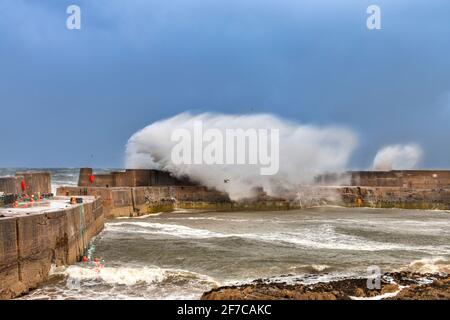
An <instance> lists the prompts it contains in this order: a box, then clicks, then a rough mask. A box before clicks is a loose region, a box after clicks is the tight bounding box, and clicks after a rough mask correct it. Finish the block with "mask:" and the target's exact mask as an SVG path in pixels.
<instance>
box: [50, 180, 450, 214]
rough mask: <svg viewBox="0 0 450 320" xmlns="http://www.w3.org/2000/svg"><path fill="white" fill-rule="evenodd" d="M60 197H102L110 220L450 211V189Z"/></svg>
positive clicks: (113, 191) (179, 190)
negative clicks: (340, 210) (186, 214)
mask: <svg viewBox="0 0 450 320" xmlns="http://www.w3.org/2000/svg"><path fill="white" fill-rule="evenodd" d="M57 193H58V195H74V196H78V195H95V196H99V197H101V199H102V201H103V207H104V212H105V218H115V217H133V216H139V215H143V214H149V213H156V212H164V211H173V210H176V209H198V210H206V211H209V210H210V211H277V210H292V209H301V208H308V207H313V206H322V205H339V206H346V207H372V208H403V209H439V210H450V189H416V188H403V187H355V186H347V187H344V186H338V187H323V186H314V187H303V188H300V189H299V190H297V192H295V193H286V194H285V195H284V197H283V198H276V197H270V196H266V195H263V196H256V197H254V198H247V199H241V200H238V201H232V200H230V198H229V197H228V196H227V195H226V194H225V193H221V192H218V191H215V190H210V189H207V188H206V187H199V186H170V187H136V188H125V187H124V188H80V187H61V188H58V191H57Z"/></svg>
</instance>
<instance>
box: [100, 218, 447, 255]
mask: <svg viewBox="0 0 450 320" xmlns="http://www.w3.org/2000/svg"><path fill="white" fill-rule="evenodd" d="M106 230H107V231H110V232H124V233H127V232H128V233H142V234H154V235H161V234H162V235H168V236H173V237H178V238H189V239H206V238H225V237H238V238H244V239H251V240H256V241H264V242H269V243H281V244H291V245H296V246H300V247H306V248H315V249H328V250H349V251H391V250H408V251H426V252H428V253H437V254H439V253H441V254H442V253H444V254H447V253H448V252H449V248H448V247H442V248H441V247H436V246H411V245H404V244H399V243H387V242H378V241H373V240H367V239H365V238H362V237H357V236H351V235H346V234H341V233H338V232H336V230H335V228H334V226H332V225H329V224H322V225H316V226H310V227H309V228H302V229H300V230H299V231H298V232H291V231H289V232H273V233H267V232H264V233H231V234H224V233H220V232H213V231H209V230H206V229H196V228H191V227H187V226H183V225H177V224H165V223H150V222H136V221H127V222H118V223H108V224H107V225H106Z"/></svg>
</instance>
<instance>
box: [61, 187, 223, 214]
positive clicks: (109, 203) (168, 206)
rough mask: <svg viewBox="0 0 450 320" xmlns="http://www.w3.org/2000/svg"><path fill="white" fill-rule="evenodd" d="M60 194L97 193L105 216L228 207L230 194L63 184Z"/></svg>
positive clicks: (196, 188)
mask: <svg viewBox="0 0 450 320" xmlns="http://www.w3.org/2000/svg"><path fill="white" fill-rule="evenodd" d="M57 194H58V195H60V196H86V195H90V196H96V197H100V198H101V200H102V203H103V209H104V215H105V218H115V217H133V216H139V215H143V214H149V213H155V212H164V211H173V210H175V209H185V208H186V209H214V210H215V209H217V208H218V207H220V206H223V207H224V210H226V208H228V207H227V205H228V204H229V203H230V198H229V197H228V195H227V194H225V193H222V192H219V191H216V190H210V189H208V188H206V187H202V186H150V187H114V188H102V187H60V188H58V189H57Z"/></svg>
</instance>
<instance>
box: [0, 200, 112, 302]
mask: <svg viewBox="0 0 450 320" xmlns="http://www.w3.org/2000/svg"><path fill="white" fill-rule="evenodd" d="M5 212H7V211H6V210H5V209H3V210H2V211H1V212H0V213H1V214H0V279H1V281H0V299H10V298H14V297H17V296H19V295H21V294H24V293H27V292H28V291H29V290H30V289H33V288H36V287H37V286H38V285H39V284H40V283H42V282H43V281H45V280H47V278H48V275H49V271H50V267H51V265H52V264H54V265H56V266H61V265H68V264H72V263H75V262H77V261H79V260H80V259H81V257H82V255H83V253H84V252H85V250H86V249H87V247H88V244H89V241H90V240H91V239H92V238H93V237H94V236H95V235H97V234H98V233H99V232H100V231H101V230H102V229H103V225H104V216H103V208H102V203H101V200H99V199H96V198H93V197H86V198H84V203H83V204H79V205H69V206H68V207H66V208H61V209H55V210H49V211H40V212H31V213H30V212H28V213H26V210H25V209H24V213H23V214H14V215H12V214H7V213H5Z"/></svg>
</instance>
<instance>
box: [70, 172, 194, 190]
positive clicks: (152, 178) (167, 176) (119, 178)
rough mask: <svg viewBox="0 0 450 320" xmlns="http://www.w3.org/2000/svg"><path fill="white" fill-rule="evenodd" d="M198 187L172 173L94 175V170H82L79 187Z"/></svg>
mask: <svg viewBox="0 0 450 320" xmlns="http://www.w3.org/2000/svg"><path fill="white" fill-rule="evenodd" d="M181 185H182V186H190V185H196V184H195V183H193V182H192V181H190V179H189V178H187V177H185V178H176V177H174V176H173V175H172V174H171V173H170V172H167V171H161V170H150V169H127V170H123V171H113V172H109V173H102V174H94V171H93V169H92V168H81V169H80V176H79V179H78V186H79V187H106V188H114V187H144V186H145V187H146V186H181Z"/></svg>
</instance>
